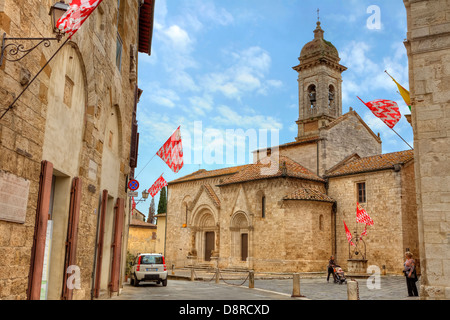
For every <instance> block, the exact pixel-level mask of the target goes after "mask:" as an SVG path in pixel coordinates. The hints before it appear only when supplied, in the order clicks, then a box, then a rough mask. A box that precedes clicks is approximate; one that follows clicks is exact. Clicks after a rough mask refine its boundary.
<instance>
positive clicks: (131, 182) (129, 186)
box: [128, 179, 139, 191]
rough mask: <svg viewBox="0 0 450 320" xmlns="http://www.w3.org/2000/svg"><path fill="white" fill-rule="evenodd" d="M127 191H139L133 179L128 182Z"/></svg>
mask: <svg viewBox="0 0 450 320" xmlns="http://www.w3.org/2000/svg"><path fill="white" fill-rule="evenodd" d="M128 189H130V190H131V191H135V190H137V189H139V182H138V181H137V180H134V179H132V180H130V181H128Z"/></svg>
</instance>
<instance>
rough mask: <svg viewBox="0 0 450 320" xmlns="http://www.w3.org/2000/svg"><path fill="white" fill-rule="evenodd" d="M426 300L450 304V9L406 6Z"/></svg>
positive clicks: (419, 0)
mask: <svg viewBox="0 0 450 320" xmlns="http://www.w3.org/2000/svg"><path fill="white" fill-rule="evenodd" d="M403 2H404V4H405V7H406V13H407V21H408V33H407V39H406V41H405V47H406V50H407V53H408V60H409V86H410V95H411V119H412V127H413V132H414V150H415V151H414V157H415V161H416V165H415V176H416V180H415V183H416V184H415V186H416V189H417V216H418V217H417V219H418V232H419V248H420V250H419V252H414V253H415V257H420V260H421V265H422V278H421V288H420V292H419V295H420V296H421V298H422V299H450V263H449V262H450V250H449V249H450V247H449V243H450V215H449V212H450V33H449V31H450V3H449V2H448V1H444V0H436V1H423V0H404V1H403Z"/></svg>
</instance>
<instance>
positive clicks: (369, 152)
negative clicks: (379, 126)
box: [319, 111, 381, 175]
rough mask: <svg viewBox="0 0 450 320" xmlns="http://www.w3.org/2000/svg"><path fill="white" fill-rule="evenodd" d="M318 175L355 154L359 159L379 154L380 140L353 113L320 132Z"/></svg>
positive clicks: (350, 112)
mask: <svg viewBox="0 0 450 320" xmlns="http://www.w3.org/2000/svg"><path fill="white" fill-rule="evenodd" d="M320 138H321V141H320V149H319V155H320V161H319V162H320V163H319V174H320V175H323V174H324V173H325V171H326V170H328V169H330V168H331V167H333V166H335V165H336V164H337V163H339V162H340V161H342V160H343V159H345V158H346V157H348V156H350V155H352V154H354V153H357V154H358V155H359V156H360V157H368V156H373V155H376V154H381V140H380V138H379V137H377V136H376V135H375V134H374V133H373V132H372V131H371V130H370V128H369V127H368V126H367V125H366V124H365V123H364V122H363V121H362V120H361V118H360V117H359V115H358V114H357V113H356V112H355V111H349V112H348V113H347V114H345V115H344V116H342V117H341V118H339V119H338V120H335V121H334V122H332V123H331V124H330V125H329V126H328V127H325V128H323V129H322V130H320Z"/></svg>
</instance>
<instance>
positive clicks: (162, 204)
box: [158, 187, 167, 214]
mask: <svg viewBox="0 0 450 320" xmlns="http://www.w3.org/2000/svg"><path fill="white" fill-rule="evenodd" d="M160 213H167V196H166V187H164V188H162V189H161V193H160V195H159V203H158V214H160Z"/></svg>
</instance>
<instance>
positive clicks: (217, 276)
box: [216, 268, 220, 283]
mask: <svg viewBox="0 0 450 320" xmlns="http://www.w3.org/2000/svg"><path fill="white" fill-rule="evenodd" d="M219 280H220V279H219V268H217V269H216V283H219Z"/></svg>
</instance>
